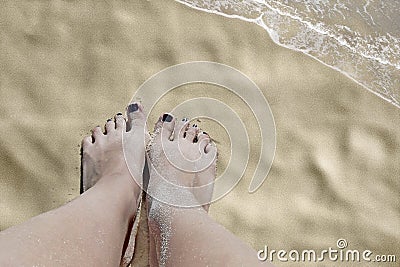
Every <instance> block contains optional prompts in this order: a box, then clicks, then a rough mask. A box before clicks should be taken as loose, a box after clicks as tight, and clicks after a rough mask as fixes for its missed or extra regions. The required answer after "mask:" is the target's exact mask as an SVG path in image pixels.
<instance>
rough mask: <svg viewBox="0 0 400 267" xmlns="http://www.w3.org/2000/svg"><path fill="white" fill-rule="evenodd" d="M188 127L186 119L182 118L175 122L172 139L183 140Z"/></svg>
mask: <svg viewBox="0 0 400 267" xmlns="http://www.w3.org/2000/svg"><path fill="white" fill-rule="evenodd" d="M188 127H189V120H188V119H187V118H183V119H182V120H181V121H179V122H176V123H175V129H174V139H177V138H178V137H180V138H183V136H184V134H185V132H186V130H187V129H188Z"/></svg>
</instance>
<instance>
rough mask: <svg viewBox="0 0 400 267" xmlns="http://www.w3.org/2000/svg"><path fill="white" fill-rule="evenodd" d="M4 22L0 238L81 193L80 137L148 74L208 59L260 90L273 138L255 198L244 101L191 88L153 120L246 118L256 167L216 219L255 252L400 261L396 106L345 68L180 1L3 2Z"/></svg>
mask: <svg viewBox="0 0 400 267" xmlns="http://www.w3.org/2000/svg"><path fill="white" fill-rule="evenodd" d="M0 22H1V23H0V24H1V25H2V26H1V28H0V31H1V38H0V39H1V42H0V87H1V90H0V93H1V97H0V108H1V120H2V127H1V128H2V130H1V131H0V140H1V142H0V144H1V150H2V152H1V159H0V177H1V179H0V196H1V198H0V230H3V229H5V228H7V227H9V226H12V225H15V224H18V223H21V222H23V221H25V220H27V219H28V218H30V217H32V216H35V215H38V214H40V213H42V212H45V211H48V210H50V209H53V208H56V207H58V206H60V205H62V204H64V203H66V202H67V201H70V200H72V199H73V198H75V197H76V196H78V195H79V176H80V171H79V167H80V156H79V151H80V141H81V139H82V138H83V137H84V136H85V135H87V134H89V131H90V129H91V128H93V127H94V126H96V125H103V124H104V122H105V120H106V119H107V118H110V117H112V116H113V115H114V114H115V113H117V112H120V111H123V110H124V107H125V106H126V104H127V103H128V102H129V101H130V99H131V97H132V96H133V94H134V93H135V90H136V89H137V88H138V87H139V86H140V84H142V83H143V82H144V81H145V80H146V79H147V78H149V77H150V76H151V75H153V74H155V73H156V72H158V71H160V70H162V69H164V68H166V67H168V66H171V65H174V64H178V63H184V62H188V61H195V60H202V61H203V60H208V61H215V62H219V63H223V64H227V65H229V66H232V67H234V68H236V69H238V70H240V71H242V72H243V73H245V74H246V75H248V76H249V77H250V79H252V80H253V81H254V82H255V83H256V84H257V85H258V86H259V87H260V89H261V90H262V91H263V93H264V95H265V97H266V99H267V100H268V102H269V104H270V107H271V109H272V112H273V114H274V118H275V123H276V133H277V145H276V155H275V160H274V162H273V166H272V169H271V171H270V173H269V175H268V178H267V180H266V181H265V183H264V184H263V186H262V187H261V188H260V189H259V190H258V191H257V192H256V193H254V194H248V193H247V188H248V185H249V182H250V179H251V177H252V174H253V172H254V169H255V165H256V162H257V160H258V150H257V149H258V147H259V144H260V142H259V140H260V133H259V131H258V130H257V127H256V124H255V122H254V118H253V117H252V115H251V113H250V109H249V107H247V106H246V105H245V104H244V103H243V102H242V101H241V100H240V99H239V98H235V97H234V96H232V97H226V96H227V92H226V91H221V90H220V89H219V90H217V89H216V88H213V87H212V86H204V85H191V86H185V87H182V88H178V89H176V90H174V91H172V92H171V93H170V94H168V95H167V96H166V97H165V98H164V99H163V100H162V101H161V102H160V103H159V104H158V105H157V106H156V108H155V109H154V110H153V111H152V114H151V116H150V119H151V120H150V123H151V125H152V123H153V122H155V120H156V118H157V117H158V116H159V114H160V113H162V112H165V111H169V110H171V109H172V107H174V106H175V105H177V104H179V103H180V102H181V101H183V100H185V99H190V98H191V97H194V96H210V97H214V98H217V99H220V100H223V101H224V102H225V103H226V104H228V105H229V106H231V107H232V108H233V109H234V110H236V111H237V112H238V114H239V115H240V116H241V117H242V119H243V120H245V124H246V126H247V128H248V133H249V136H250V146H251V156H250V164H249V166H248V169H247V170H246V172H245V175H244V177H243V179H242V180H241V182H240V183H239V185H238V186H237V187H236V188H235V189H234V190H233V191H232V192H230V193H229V194H228V195H227V196H226V197H225V198H223V199H222V200H220V201H218V202H216V203H215V204H213V205H212V206H211V210H210V214H211V216H212V217H214V218H215V219H216V220H217V221H218V222H220V223H221V224H223V225H224V226H225V227H226V228H228V229H229V230H230V231H232V232H233V233H234V234H235V235H237V236H239V237H240V238H241V239H243V240H244V241H245V242H247V243H249V244H250V245H251V246H253V247H254V248H255V249H256V250H259V249H263V248H264V246H265V245H267V246H268V247H269V248H270V249H275V250H280V249H284V250H287V251H289V250H292V249H297V250H302V249H314V250H318V251H321V250H323V249H328V248H329V247H332V248H336V241H337V240H338V239H339V238H344V239H346V240H347V242H348V248H349V249H358V250H360V251H363V250H365V249H369V250H371V251H372V252H373V253H374V254H396V255H397V260H398V261H399V260H400V247H399V244H400V231H399V229H400V200H399V195H400V130H399V127H398V125H400V110H399V109H397V108H396V107H395V106H393V105H390V104H389V103H387V102H385V101H384V100H382V99H380V98H378V97H377V96H375V95H373V94H372V93H370V92H368V91H367V90H366V89H364V88H362V87H361V86H358V85H357V84H355V83H354V82H353V81H351V80H350V79H348V78H347V77H345V76H344V75H342V74H340V73H339V72H336V71H334V70H332V69H330V68H328V67H326V66H324V65H322V64H321V63H319V62H317V61H316V60H313V59H311V58H309V57H307V56H305V55H303V54H301V53H298V52H293V51H290V50H288V49H285V48H282V47H279V46H277V45H276V44H274V43H273V42H272V41H271V39H270V38H269V36H268V35H267V33H266V32H265V31H264V30H263V29H262V28H261V27H259V26H257V25H255V24H251V23H247V22H243V21H240V20H235V19H228V18H225V17H222V16H218V15H213V14H207V13H203V12H200V11H196V10H193V9H190V8H188V7H186V6H184V5H181V4H178V3H176V2H174V1H161V0H152V1H79V2H72V1H52V2H51V3H49V2H38V1H3V3H2V8H1V9H0ZM198 108H199V109H201V107H198ZM200 126H201V127H204V128H205V129H207V132H209V133H210V134H211V135H212V136H213V137H214V138H215V139H217V140H218V142H219V143H218V146H219V150H220V161H219V170H220V171H222V170H223V168H224V166H226V163H227V162H228V160H229V149H228V146H229V141H228V138H227V136H228V135H227V134H226V133H224V132H222V131H220V128H218V127H217V126H216V125H213V124H212V123H207V122H204V123H200ZM82 227H84V226H82ZM141 242H143V240H142V241H141ZM142 256H143V255H142ZM255 257H256V255H255ZM137 262H138V264H137V266H141V265H142V264H143V262H145V258H141V259H138V260H137ZM275 263H276V264H277V265H280V264H279V262H275ZM281 265H284V266H309V263H290V262H289V263H283V264H281ZM337 265H339V263H337V262H336V263H335V262H329V261H328V260H326V261H325V262H323V263H322V264H321V265H319V266H337ZM350 265H352V264H350ZM350 265H349V263H347V266H350ZM352 266H353V265H352ZM360 266H367V264H365V263H360ZM370 266H378V265H377V264H376V263H375V264H373V263H371V264H370ZM385 266H395V264H390V263H387V264H385Z"/></svg>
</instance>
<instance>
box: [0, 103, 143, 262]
mask: <svg viewBox="0 0 400 267" xmlns="http://www.w3.org/2000/svg"><path fill="white" fill-rule="evenodd" d="M136 113H137V114H136V115H132V116H133V117H136V119H135V120H132V118H131V123H132V129H131V130H130V131H128V132H127V131H126V123H125V119H124V118H123V116H122V115H120V114H118V115H117V116H116V117H115V122H114V121H113V120H110V121H108V122H107V124H106V132H107V133H106V134H103V133H102V131H101V128H100V127H96V128H95V129H94V130H93V134H92V137H87V138H85V139H84V140H83V142H82V146H83V154H84V155H83V157H84V159H85V160H91V161H92V163H93V164H92V165H93V166H94V168H95V169H94V171H95V173H96V175H100V177H101V178H100V179H99V181H98V182H97V183H96V184H95V185H94V186H93V187H92V188H91V189H89V190H88V191H86V192H85V193H84V194H82V195H81V196H80V197H78V198H76V199H74V200H73V201H71V202H70V203H68V204H66V205H64V206H62V207H60V208H58V209H55V210H52V211H49V212H47V213H44V214H41V215H39V216H37V217H34V218H32V219H30V220H28V221H27V222H25V223H23V224H21V225H17V226H14V227H11V228H9V229H6V230H5V231H3V232H0V266H106V265H109V266H118V265H119V264H120V261H121V254H122V249H123V245H124V240H125V237H126V234H127V231H128V227H129V222H131V221H132V218H133V217H134V216H135V211H136V206H137V203H136V200H137V196H138V195H139V192H140V190H141V189H140V187H139V186H138V185H137V184H136V183H135V182H134V180H133V178H132V176H131V173H130V172H129V170H128V168H127V165H126V162H125V158H124V155H123V148H122V139H123V138H124V140H127V141H128V142H131V143H132V144H134V143H135V140H138V141H137V144H136V146H132V147H131V149H132V151H129V152H130V153H136V155H138V159H139V160H138V163H137V167H138V170H137V172H132V173H135V174H134V175H141V171H142V170H139V169H140V168H143V165H144V145H143V141H142V140H143V134H144V130H143V127H144V116H143V114H141V110H138V111H137V112H136ZM92 139H93V140H92ZM92 141H93V142H92ZM131 171H132V170H131Z"/></svg>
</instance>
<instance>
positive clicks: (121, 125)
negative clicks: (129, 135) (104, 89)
mask: <svg viewBox="0 0 400 267" xmlns="http://www.w3.org/2000/svg"><path fill="white" fill-rule="evenodd" d="M115 126H116V127H115V129H117V130H124V131H125V130H126V121H125V118H124V117H123V116H122V113H118V114H117V115H115Z"/></svg>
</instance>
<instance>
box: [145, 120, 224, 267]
mask: <svg viewBox="0 0 400 267" xmlns="http://www.w3.org/2000/svg"><path fill="white" fill-rule="evenodd" d="M147 155H148V159H149V160H148V162H149V170H150V181H149V187H148V190H147V192H148V194H149V195H150V197H149V198H148V212H149V214H148V217H149V230H150V261H151V264H150V265H151V266H156V265H159V266H164V265H165V263H166V260H167V258H168V257H169V251H168V243H169V239H170V236H171V223H172V216H173V215H172V214H171V213H172V212H173V209H171V206H175V207H197V208H199V207H202V208H203V209H204V210H206V211H208V207H209V203H210V201H211V198H212V193H213V181H214V179H215V175H216V159H217V149H216V147H215V145H214V144H213V143H212V142H211V139H210V137H209V135H208V134H207V133H205V132H203V131H201V130H200V129H199V128H198V127H197V125H193V126H189V121H188V120H187V119H182V120H180V121H176V118H175V117H174V116H173V115H171V114H164V115H163V116H161V117H160V118H159V120H158V122H157V123H156V126H155V129H154V133H153V136H152V138H151V141H150V142H149V144H148V146H147Z"/></svg>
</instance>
